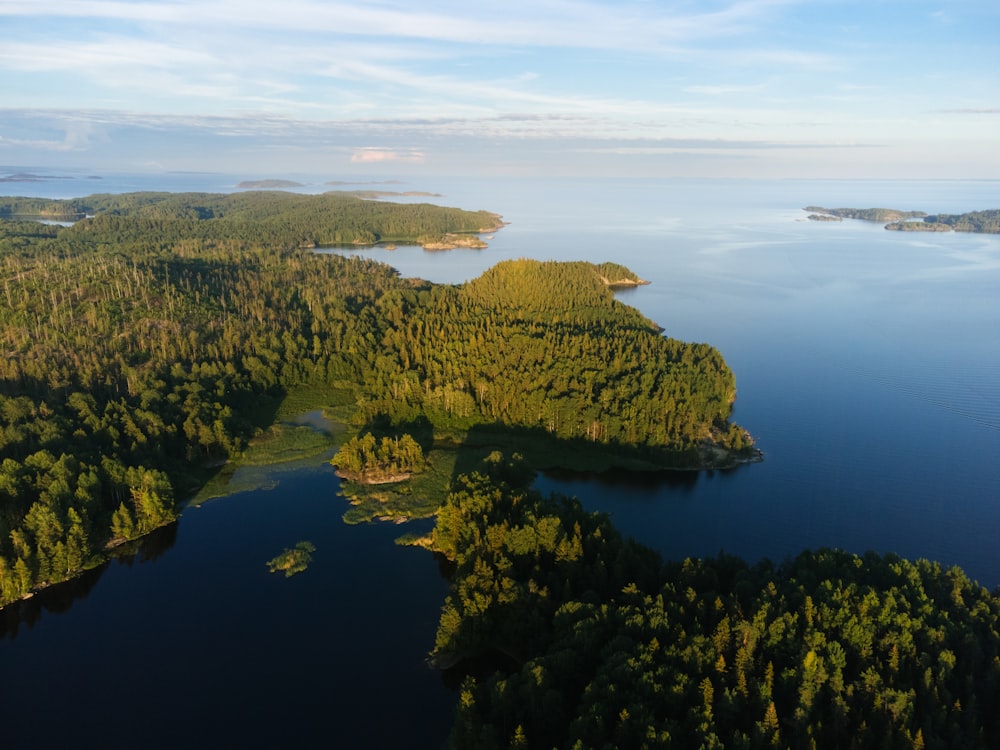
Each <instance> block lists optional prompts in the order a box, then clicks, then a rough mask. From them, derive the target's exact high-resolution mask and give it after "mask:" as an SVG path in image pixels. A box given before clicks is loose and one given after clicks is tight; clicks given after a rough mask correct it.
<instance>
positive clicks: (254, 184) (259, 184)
mask: <svg viewBox="0 0 1000 750" xmlns="http://www.w3.org/2000/svg"><path fill="white" fill-rule="evenodd" d="M236 187H238V188H240V189H241V190H246V189H250V190H256V189H260V188H267V189H274V188H296V187H304V186H303V184H302V183H301V182H293V181H292V180H243V182H239V183H237V184H236Z"/></svg>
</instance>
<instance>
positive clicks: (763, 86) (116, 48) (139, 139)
mask: <svg viewBox="0 0 1000 750" xmlns="http://www.w3.org/2000/svg"><path fill="white" fill-rule="evenodd" d="M0 32H2V33H0V38H2V41H0V164H3V165H40V166H49V167H54V168H58V167H65V168H93V169H99V168H104V169H121V170H212V171H224V172H231V173H242V174H252V175H255V176H256V175H259V176H261V177H265V176H284V175H291V174H304V173H316V174H329V175H369V174H370V175H387V174H391V175H416V174H428V175H467V174H474V175H544V174H557V175H568V176H573V175H579V176H601V175H614V176H628V175H636V176H704V177H761V176H765V177H845V178H850V177H905V178H1000V2H997V0H938V2H925V1H924V0H866V1H865V2H853V1H851V0H829V1H827V0H687V1H668V0H663V1H657V0H624V1H622V2H619V1H616V2H567V1H563V0H530V1H524V0H505V1H504V2H492V0H477V1H476V2H470V1H469V0H465V1H464V2H452V1H451V0H427V1H425V2H419V3H415V2H394V1H393V0H386V1H385V2H338V1H337V0H333V1H331V2H325V1H321V0H279V1H278V2H273V1H272V0H268V2H263V1H262V0H99V1H95V2H91V1H90V0H0Z"/></svg>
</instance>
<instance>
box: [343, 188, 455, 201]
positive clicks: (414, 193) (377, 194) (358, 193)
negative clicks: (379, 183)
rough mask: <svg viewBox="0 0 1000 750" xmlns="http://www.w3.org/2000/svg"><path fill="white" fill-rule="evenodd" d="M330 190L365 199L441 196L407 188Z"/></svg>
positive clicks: (440, 195) (440, 196) (441, 196)
mask: <svg viewBox="0 0 1000 750" xmlns="http://www.w3.org/2000/svg"><path fill="white" fill-rule="evenodd" d="M331 192H335V193H343V194H344V195H353V196H354V197H355V198H364V199H366V200H369V199H375V198H400V197H403V198H443V197H444V196H443V195H442V194H441V193H426V192H424V191H422V190H407V191H406V192H404V193H400V192H397V191H394V190H334V191H331Z"/></svg>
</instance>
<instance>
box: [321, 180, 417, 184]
mask: <svg viewBox="0 0 1000 750" xmlns="http://www.w3.org/2000/svg"><path fill="white" fill-rule="evenodd" d="M326 184H327V185H402V184H403V182H402V180H362V181H359V182H348V181H346V180H330V181H329V182H327V183H326Z"/></svg>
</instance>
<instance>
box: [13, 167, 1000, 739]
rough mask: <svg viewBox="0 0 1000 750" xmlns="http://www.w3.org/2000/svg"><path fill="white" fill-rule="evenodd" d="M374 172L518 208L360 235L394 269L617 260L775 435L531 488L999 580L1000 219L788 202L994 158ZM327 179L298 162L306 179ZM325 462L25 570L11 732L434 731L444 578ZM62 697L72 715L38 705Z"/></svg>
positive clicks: (740, 540)
mask: <svg viewBox="0 0 1000 750" xmlns="http://www.w3.org/2000/svg"><path fill="white" fill-rule="evenodd" d="M23 171H29V170H23ZM240 179H243V178H242V177H240V178H237V177H232V176H225V175H171V176H167V177H163V176H156V175H124V176H123V175H117V176H116V175H106V176H104V179H102V180H100V181H99V182H100V188H99V189H96V190H95V189H93V187H94V185H93V183H92V182H86V181H84V180H82V179H78V178H74V179H73V180H64V181H62V182H61V183H59V184H58V185H57V184H56V183H55V182H52V183H41V187H38V185H39V183H31V185H33V186H35V187H34V188H32V189H34V190H38V191H42V192H41V193H26V192H22V191H20V188H21V187H24V184H7V185H4V186H3V187H4V188H5V192H8V193H10V194H51V195H52V196H53V197H68V193H66V192H65V191H70V193H72V194H76V195H83V194H87V193H90V192H122V191H125V190H138V189H171V190H212V191H218V190H230V189H232V188H231V187H226V186H232V185H235V184H236V183H237V182H238V181H239V180H240ZM300 181H302V180H300ZM95 182H97V181H95ZM387 187H389V189H394V190H395V189H398V190H400V191H402V190H421V191H428V192H436V193H441V194H442V195H443V197H442V198H435V199H433V202H437V203H442V204H444V205H456V206H460V207H463V208H469V209H480V208H483V209H487V210H491V211H497V212H499V213H501V214H503V215H504V217H505V219H506V220H507V221H509V222H510V224H509V225H508V226H506V227H505V228H504V229H502V230H501V231H500V232H498V233H497V234H496V235H495V237H494V238H493V239H491V240H489V248H488V249H486V250H482V251H449V252H425V251H423V250H421V249H419V248H414V247H400V248H398V249H396V250H387V249H384V248H375V249H368V250H361V251H356V252H360V253H365V254H368V255H369V256H370V257H373V258H377V259H379V260H383V261H385V262H387V263H390V264H391V265H393V266H395V267H396V268H397V269H399V270H400V272H401V273H403V274H404V275H407V276H419V277H423V278H427V279H429V280H431V281H435V282H440V283H461V282H463V281H465V280H467V279H469V278H472V277H474V276H476V275H478V274H479V273H481V272H482V271H483V270H485V269H486V268H488V267H490V266H492V265H493V264H495V263H496V262H498V261H500V260H504V259H509V258H518V257H533V258H539V259H553V260H591V261H595V262H602V261H606V260H614V261H617V262H621V263H624V264H626V265H628V266H629V267H630V268H632V269H633V270H634V271H636V272H637V273H638V274H639V275H640V276H642V277H643V278H645V279H647V280H649V281H650V282H651V284H650V285H649V286H645V287H640V288H637V289H633V290H629V291H627V292H621V293H619V299H620V300H622V301H623V302H626V303H627V304H630V305H634V306H636V307H637V308H639V309H640V310H641V311H642V312H643V313H644V314H645V315H646V316H648V317H649V318H651V319H652V320H654V321H656V322H657V323H658V324H660V325H661V326H663V327H664V328H665V332H666V334H667V335H670V336H674V337H676V338H680V339H684V340H690V341H706V342H709V343H711V344H713V345H714V346H716V347H717V348H718V349H719V350H720V351H721V352H722V354H723V356H724V357H725V358H726V360H727V362H728V364H729V365H730V367H732V369H733V370H734V372H735V374H736V379H737V386H738V400H737V402H736V408H735V415H734V417H735V419H736V421H738V422H739V423H740V424H742V425H744V426H745V427H747V428H748V429H749V430H750V431H751V433H752V434H753V435H754V436H755V437H756V439H757V441H758V444H759V446H760V447H761V448H762V449H763V451H764V453H765V461H764V462H763V463H761V464H756V465H752V466H747V467H741V468H739V469H737V470H734V471H728V472H713V473H701V474H678V473H669V474H663V475H652V476H640V477H636V476H620V475H614V476H600V477H593V476H590V477H588V476H579V475H576V476H565V475H561V476H556V475H550V476H542V477H540V478H539V479H538V481H537V483H536V484H537V486H538V487H539V488H540V489H542V490H544V491H556V492H562V493H566V494H571V495H576V496H578V497H580V499H581V501H582V502H583V503H584V505H585V507H587V508H591V509H600V510H605V511H608V512H610V513H611V514H612V518H613V520H614V522H615V524H616V525H617V526H618V527H619V528H621V529H622V530H623V531H624V532H626V533H628V534H631V535H633V536H635V537H636V538H638V539H639V540H640V541H643V542H645V543H647V544H650V545H651V546H653V547H654V548H656V549H658V550H659V551H660V552H661V553H662V554H663V555H664V556H665V557H667V558H680V557H685V556H692V555H713V554H716V553H717V552H719V551H720V550H721V551H725V552H728V553H734V554H739V555H741V556H743V557H746V558H747V559H750V560H756V559H758V558H761V557H769V558H771V559H774V560H781V559H783V558H785V557H786V556H789V555H793V554H796V553H797V552H799V551H801V550H802V549H803V548H806V547H811V548H816V547H820V546H836V547H840V548H843V549H846V550H849V551H852V552H857V553H863V552H865V551H866V550H869V549H871V550H875V551H878V552H895V553H898V554H901V555H903V556H906V557H912V558H918V557H924V558H929V559H932V560H937V561H940V562H941V563H943V564H945V565H955V564H957V565H960V566H962V567H963V568H964V569H965V570H966V571H967V572H968V573H969V574H970V575H971V576H972V577H973V578H975V579H977V580H979V581H980V582H981V583H983V584H984V585H986V586H989V587H994V586H996V585H998V584H1000V549H998V546H997V545H996V543H995V539H996V538H997V535H998V531H1000V461H998V460H997V458H998V456H1000V303H998V301H997V291H998V290H1000V238H998V237H996V236H985V235H969V234H958V233H955V234H951V233H949V234H940V235H939V234H928V235H912V234H909V233H906V234H904V233H894V232H886V231H884V230H883V229H882V227H881V225H874V224H867V223H863V222H855V221H844V222H841V223H835V224H834V223H815V222H809V221H807V220H806V219H805V216H806V213H805V212H804V211H802V210H801V207H802V206H806V205H826V206H830V207H839V206H850V207H872V206H885V207H891V208H901V209H921V210H925V211H928V212H931V213H935V212H955V213H957V212H962V211H969V210H977V209H985V208H996V207H1000V183H998V182H991V181H983V182H962V181H889V180H886V181H864V182H850V181H822V180H799V181H765V180H761V181H714V180H711V181H710V180H705V181H699V180H614V181H587V180H574V181H570V180H533V181H526V180H513V179H487V178H482V179H468V180H456V179H432V178H427V179H426V180H420V181H419V182H417V181H411V183H409V184H406V185H400V186H398V187H393V186H387ZM324 189H328V186H324V185H323V184H322V182H320V181H317V180H315V179H313V182H312V184H310V185H308V186H306V187H305V188H303V189H302V190H303V191H308V192H320V191H322V190H324ZM45 190H49V191H51V192H50V193H44V191H45ZM57 190H58V191H63V192H61V193H57ZM73 190H76V191H77V192H75V193H73ZM403 200H407V201H425V200H432V199H428V198H406V199H403ZM337 486H338V485H337V480H336V477H334V476H333V475H332V474H331V473H330V472H329V470H328V469H327V468H325V467H317V468H316V469H312V470H302V471H301V472H295V473H286V474H280V473H279V474H278V475H276V480H275V487H274V488H273V489H271V490H269V491H263V490H260V491H255V492H249V493H241V494H237V495H233V496H231V497H229V498H226V499H223V500H219V501H214V502H212V503H210V504H208V505H207V506H205V507H203V508H200V509H196V510H195V509H192V510H189V511H187V512H185V513H184V515H183V516H182V518H181V521H180V523H179V524H178V526H177V527H176V529H175V530H174V531H173V534H174V536H173V538H172V539H168V540H167V541H168V542H169V544H161V545H160V546H161V547H162V549H159V551H158V553H157V555H156V556H155V557H154V558H153V559H149V560H147V561H146V562H140V561H137V562H134V563H133V564H131V565H126V564H121V563H112V564H111V565H110V566H109V567H108V568H107V570H106V571H105V572H104V573H103V574H102V575H99V576H94V577H93V578H91V579H88V580H86V581H83V582H82V584H81V586H80V587H79V589H80V590H79V592H78V595H77V596H76V598H75V600H73V601H72V602H70V601H69V600H71V599H73V594H72V593H71V592H69V591H68V590H66V593H64V594H59V595H56V594H57V591H55V590H53V591H52V592H46V594H43V595H40V596H39V597H36V598H37V599H38V600H40V601H41V600H43V599H44V597H46V596H49V595H50V594H51V595H52V598H51V600H50V603H49V605H48V606H49V607H50V609H45V608H44V607H41V606H40V601H39V602H34V603H33V604H31V603H29V604H30V606H31V607H34V608H35V609H34V610H31V611H26V612H25V613H24V615H25V617H24V621H23V622H22V623H21V624H20V626H19V627H18V628H17V630H16V636H15V637H10V636H8V637H7V638H6V639H3V640H0V663H2V664H4V666H5V670H6V672H5V673H6V674H7V675H8V676H9V679H8V680H7V681H6V683H5V686H4V687H3V688H0V719H2V720H3V722H4V726H6V727H10V732H11V733H10V734H9V735H8V738H9V740H11V742H10V744H11V746H15V747H47V746H53V745H66V744H73V745H74V746H78V747H86V746H101V747H114V746H122V747H125V746H135V745H140V744H141V745H143V746H145V747H155V746H163V747H166V746H175V745H176V744H179V742H180V741H182V740H184V739H187V740H189V741H192V740H193V739H194V738H197V743H196V744H208V743H212V744H226V745H230V744H238V745H241V746H244V747H266V746H275V745H287V744H292V742H297V741H298V742H315V741H320V740H322V741H331V742H333V744H342V745H345V746H354V747H388V746H400V745H407V746H412V747H439V746H441V745H442V744H443V742H444V739H445V737H446V735H447V729H448V722H449V718H450V715H451V711H452V709H451V706H452V703H453V701H454V695H453V694H452V693H450V692H449V690H448V689H447V687H445V685H444V683H443V681H442V679H441V676H440V675H439V674H437V673H435V672H432V671H430V670H428V669H426V667H425V666H424V664H423V657H424V655H425V654H426V652H427V651H428V650H429V649H430V647H431V645H432V644H433V631H434V627H435V625H436V618H437V613H438V611H439V607H440V604H441V602H442V600H443V598H444V594H445V591H446V584H445V582H444V581H443V579H441V577H440V576H439V573H438V570H437V566H436V564H435V562H434V561H433V558H431V557H430V555H428V554H426V553H425V552H423V551H421V550H415V549H407V548H399V547H396V546H394V545H393V544H392V539H393V538H394V537H395V536H396V535H398V534H399V533H401V531H402V530H401V529H399V528H397V527H394V526H385V525H375V526H363V527H347V526H345V525H343V524H342V523H341V521H340V515H341V514H342V513H343V510H344V507H345V504H344V501H343V500H342V499H340V498H338V497H337ZM300 539H307V540H310V541H312V542H313V543H314V544H315V545H316V547H317V551H316V553H315V554H314V562H313V564H312V565H311V566H310V568H309V570H307V571H306V572H305V573H302V574H300V575H299V576H296V577H294V578H291V579H288V580H287V581H286V580H284V579H281V578H278V577H276V576H269V575H268V574H267V571H266V568H265V566H264V563H265V561H266V560H268V559H270V558H271V557H273V556H274V555H276V554H277V553H278V552H280V551H281V549H282V548H284V547H289V546H292V545H293V544H294V543H295V542H297V541H299V540H300ZM140 557H141V556H140ZM8 632H12V631H8ZM15 675H16V679H10V676H15ZM55 712H58V714H59V715H60V716H61V717H62V716H65V717H66V721H65V725H64V724H63V722H62V721H60V723H58V724H57V723H55V722H53V721H49V720H47V717H49V716H52V715H53V713H55ZM125 737H127V738H128V739H127V741H126V740H125V739H121V744H120V745H115V744H114V743H116V742H119V738H125Z"/></svg>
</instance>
